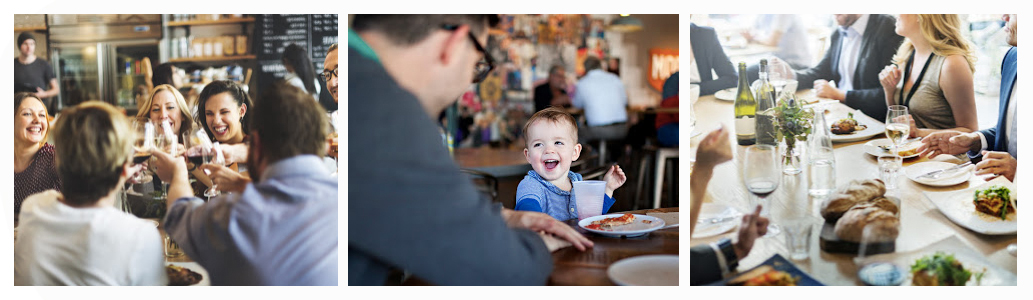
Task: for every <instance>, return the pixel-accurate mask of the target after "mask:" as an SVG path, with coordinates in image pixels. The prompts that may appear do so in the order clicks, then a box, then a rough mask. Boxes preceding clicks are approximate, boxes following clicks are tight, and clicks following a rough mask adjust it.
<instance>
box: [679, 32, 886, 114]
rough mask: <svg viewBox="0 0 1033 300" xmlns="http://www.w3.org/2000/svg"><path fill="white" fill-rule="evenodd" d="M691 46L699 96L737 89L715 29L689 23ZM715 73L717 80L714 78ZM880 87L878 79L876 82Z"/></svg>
mask: <svg viewBox="0 0 1033 300" xmlns="http://www.w3.org/2000/svg"><path fill="white" fill-rule="evenodd" d="M689 44H690V45H692V55H693V57H694V58H695V59H696V69H698V70H699V82H691V81H693V78H691V77H690V78H689V80H690V83H699V94H700V95H701V96H704V95H712V94H714V93H717V91H720V90H723V89H727V88H731V87H735V85H736V84H737V81H738V79H739V78H738V77H739V75H738V74H737V73H736V72H735V68H734V67H732V62H731V61H729V60H728V55H725V50H724V49H722V48H721V42H720V40H718V39H717V33H716V32H714V28H711V27H703V26H696V24H693V23H689ZM714 72H716V73H717V78H714V74H713V73H714ZM875 83H876V85H878V83H879V82H878V78H876V81H875Z"/></svg>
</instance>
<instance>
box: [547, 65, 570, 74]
mask: <svg viewBox="0 0 1033 300" xmlns="http://www.w3.org/2000/svg"><path fill="white" fill-rule="evenodd" d="M556 70H564V71H566V70H567V67H564V66H563V65H561V64H555V65H552V67H550V68H549V75H552V74H553V73H556Z"/></svg>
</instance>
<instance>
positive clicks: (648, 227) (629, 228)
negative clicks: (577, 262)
mask: <svg viewBox="0 0 1033 300" xmlns="http://www.w3.org/2000/svg"><path fill="white" fill-rule="evenodd" d="M623 215H624V214H608V215H601V216H594V217H591V218H585V219H583V220H581V221H578V222H577V226H580V227H581V228H582V229H584V230H588V231H591V232H594V233H597V234H601V235H605V236H610V237H621V236H626V237H636V236H640V235H645V234H647V233H650V232H653V231H656V230H657V229H660V228H663V227H664V220H663V219H660V218H657V217H651V216H647V215H635V221H634V222H631V224H627V225H621V226H617V228H615V229H610V230H598V229H588V228H585V226H588V225H592V222H593V221H599V220H602V219H606V218H613V217H620V216H623ZM643 221H648V222H649V223H648V224H647V223H646V222H643Z"/></svg>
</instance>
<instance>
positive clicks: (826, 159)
mask: <svg viewBox="0 0 1033 300" xmlns="http://www.w3.org/2000/svg"><path fill="white" fill-rule="evenodd" d="M810 154H811V159H810V160H809V162H808V167H809V168H810V170H809V174H808V176H807V192H808V194H810V195H811V196H817V197H821V196H826V195H828V194H829V193H831V192H832V190H835V189H836V158H835V156H834V155H833V154H832V149H831V148H817V149H813V148H812V149H811V153H810Z"/></svg>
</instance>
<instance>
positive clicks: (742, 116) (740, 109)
mask: <svg viewBox="0 0 1033 300" xmlns="http://www.w3.org/2000/svg"><path fill="white" fill-rule="evenodd" d="M756 114H757V101H756V100H753V92H752V91H750V82H749V81H748V80H747V79H746V62H739V90H738V92H736V94H735V137H736V139H737V140H738V141H739V145H740V146H749V145H753V144H754V143H756V142H757V134H756V130H757V128H756V121H757V120H756V118H757V115H756Z"/></svg>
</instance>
